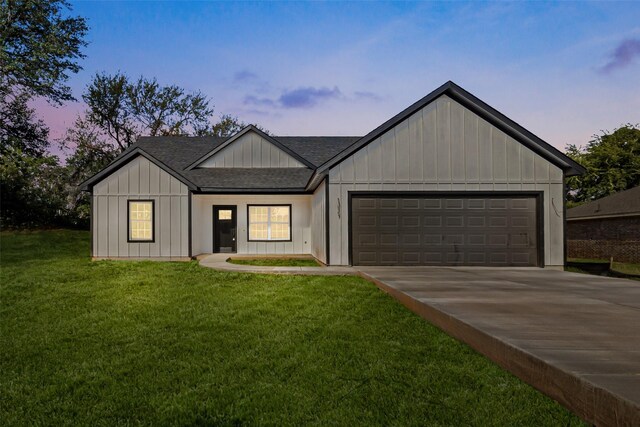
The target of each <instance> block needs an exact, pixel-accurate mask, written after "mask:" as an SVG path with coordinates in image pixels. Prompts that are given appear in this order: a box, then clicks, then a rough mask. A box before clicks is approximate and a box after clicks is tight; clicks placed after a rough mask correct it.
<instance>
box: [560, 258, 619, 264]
mask: <svg viewBox="0 0 640 427" xmlns="http://www.w3.org/2000/svg"><path fill="white" fill-rule="evenodd" d="M567 261H568V262H580V263H585V264H604V263H607V264H608V263H609V260H608V259H593V258H567Z"/></svg>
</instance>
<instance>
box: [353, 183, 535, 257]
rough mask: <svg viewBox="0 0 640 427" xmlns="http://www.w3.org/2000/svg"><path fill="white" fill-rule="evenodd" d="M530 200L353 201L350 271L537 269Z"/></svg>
mask: <svg viewBox="0 0 640 427" xmlns="http://www.w3.org/2000/svg"><path fill="white" fill-rule="evenodd" d="M536 204H537V199H536V197H535V196H527V197H523V196H516V195H514V196H495V197H493V196H491V197H477V196H474V195H469V196H467V195H466V194H465V195H463V196H451V197H442V196H437V197H436V196H424V195H420V196H412V195H410V196H406V195H403V196H401V197H399V196H395V195H393V194H391V195H384V196H382V195H357V196H356V195H354V196H353V198H352V200H351V215H352V216H351V233H352V235H351V251H352V252H351V257H352V263H353V264H354V265H484V266H536V265H539V260H538V258H539V256H538V230H537V215H536V210H537V205H536Z"/></svg>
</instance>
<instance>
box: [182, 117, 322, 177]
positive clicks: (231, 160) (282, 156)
mask: <svg viewBox="0 0 640 427" xmlns="http://www.w3.org/2000/svg"><path fill="white" fill-rule="evenodd" d="M219 167H226V168H228V167H235V168H238V167H240V168H246V167H249V168H251V167H262V168H264V167H266V168H273V167H279V168H282V167H284V168H297V167H309V168H312V169H314V168H315V166H314V165H313V164H312V163H311V162H309V161H308V160H307V159H305V158H303V157H302V156H300V155H299V154H298V153H296V152H294V151H293V150H291V149H290V148H289V147H287V146H286V145H283V144H282V143H280V142H279V141H278V140H276V139H275V138H272V137H270V136H269V135H267V134H266V133H264V132H263V131H261V130H260V129H258V128H256V127H255V126H253V125H249V126H247V127H245V128H244V129H242V130H241V131H240V132H238V133H237V134H235V135H234V136H232V137H231V138H229V139H228V140H226V141H225V142H224V143H222V144H220V145H219V146H217V147H216V148H214V149H213V150H211V151H209V152H208V153H206V154H205V155H203V156H201V157H200V158H198V159H197V160H196V161H195V162H193V163H191V164H190V165H189V166H188V167H187V168H186V170H191V169H195V168H219Z"/></svg>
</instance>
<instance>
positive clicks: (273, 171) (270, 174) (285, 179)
mask: <svg viewBox="0 0 640 427" xmlns="http://www.w3.org/2000/svg"><path fill="white" fill-rule="evenodd" d="M312 174H313V170H312V169H309V168H206V169H204V168H202V169H192V170H189V171H185V172H184V173H183V175H184V176H185V177H187V178H188V179H189V180H190V181H191V182H194V183H196V184H197V185H198V187H200V188H201V190H202V191H224V190H227V191H230V190H238V191H242V190H246V191H251V190H272V191H303V190H304V188H305V187H306V185H307V182H309V178H311V175H312Z"/></svg>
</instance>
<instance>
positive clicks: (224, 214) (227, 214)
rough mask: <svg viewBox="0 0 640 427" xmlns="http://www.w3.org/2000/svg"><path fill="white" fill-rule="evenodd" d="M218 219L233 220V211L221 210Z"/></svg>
mask: <svg viewBox="0 0 640 427" xmlns="http://www.w3.org/2000/svg"><path fill="white" fill-rule="evenodd" d="M218 219H233V218H232V216H231V210H230V209H229V210H227V209H220V210H219V211H218Z"/></svg>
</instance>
